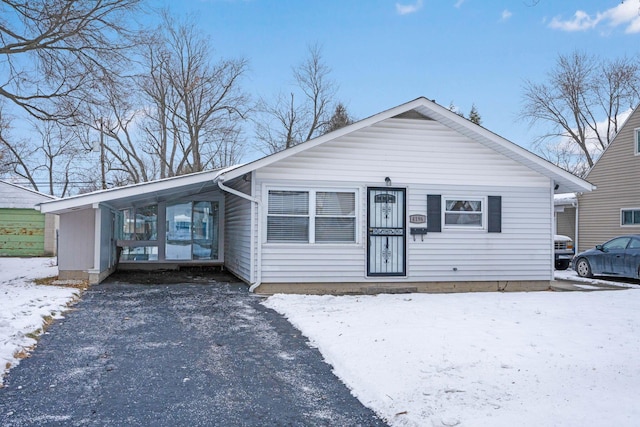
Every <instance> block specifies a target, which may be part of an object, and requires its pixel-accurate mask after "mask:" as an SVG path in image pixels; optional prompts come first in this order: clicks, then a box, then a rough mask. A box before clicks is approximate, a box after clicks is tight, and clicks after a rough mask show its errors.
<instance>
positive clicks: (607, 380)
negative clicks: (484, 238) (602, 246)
mask: <svg viewBox="0 0 640 427" xmlns="http://www.w3.org/2000/svg"><path fill="white" fill-rule="evenodd" d="M265 304H266V305H267V306H268V307H271V308H273V309H275V310H277V311H279V312H281V313H283V314H284V315H285V316H286V317H287V318H288V319H289V320H290V321H291V322H292V323H293V324H294V325H295V326H296V327H297V328H299V329H300V330H301V331H302V332H303V333H304V334H305V335H306V336H307V337H308V338H309V340H310V341H311V343H312V344H313V345H315V346H317V347H318V348H319V349H320V351H321V352H322V354H323V356H324V358H325V359H326V360H327V362H328V363H330V364H332V365H333V367H334V371H335V373H336V375H338V376H339V377H340V378H341V379H342V380H343V381H344V382H345V383H346V384H347V385H348V386H349V387H350V388H351V389H352V392H353V394H354V395H355V396H357V397H358V398H359V399H360V400H361V401H362V402H363V403H364V404H365V405H367V406H369V407H371V408H372V409H373V410H375V411H376V412H377V413H378V414H379V415H380V416H382V417H383V418H385V419H386V420H387V421H388V422H389V423H390V424H391V425H394V426H455V425H459V426H514V425H518V426H541V425H545V426H550V425H561V426H576V427H577V426H585V425H588V426H611V425H615V426H632V425H634V426H635V425H638V420H639V419H640V405H638V403H637V400H638V396H640V359H639V358H638V355H639V354H640V291H639V290H636V289H631V290H619V291H597V292H535V293H475V294H406V295H378V296H340V297H334V296H303V295H274V296H272V297H270V298H268V299H267V300H266V302H265Z"/></svg>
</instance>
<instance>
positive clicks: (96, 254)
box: [91, 205, 111, 274]
mask: <svg viewBox="0 0 640 427" xmlns="http://www.w3.org/2000/svg"><path fill="white" fill-rule="evenodd" d="M93 210H94V211H93V212H94V224H93V226H94V230H93V231H94V242H93V269H92V270H91V272H94V273H95V272H97V273H98V274H99V273H101V271H100V249H101V244H102V242H101V241H100V237H101V234H102V233H101V229H102V209H101V208H100V206H99V205H94V206H93ZM109 250H111V248H109Z"/></svg>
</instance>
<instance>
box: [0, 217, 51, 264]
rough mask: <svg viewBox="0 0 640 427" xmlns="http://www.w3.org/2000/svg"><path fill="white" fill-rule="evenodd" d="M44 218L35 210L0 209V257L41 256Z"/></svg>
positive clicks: (42, 253) (42, 251)
mask: <svg viewBox="0 0 640 427" xmlns="http://www.w3.org/2000/svg"><path fill="white" fill-rule="evenodd" d="M44 230H45V216H44V214H42V213H40V212H38V211H36V210H35V209H0V256H42V255H44V254H45V253H44V252H45V250H44V234H45V233H44Z"/></svg>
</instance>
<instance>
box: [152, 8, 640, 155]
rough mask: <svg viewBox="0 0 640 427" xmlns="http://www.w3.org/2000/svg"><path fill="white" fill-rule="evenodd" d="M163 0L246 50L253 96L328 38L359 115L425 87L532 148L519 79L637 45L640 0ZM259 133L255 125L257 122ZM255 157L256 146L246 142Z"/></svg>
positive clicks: (345, 95)
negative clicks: (569, 59) (562, 62)
mask: <svg viewBox="0 0 640 427" xmlns="http://www.w3.org/2000/svg"><path fill="white" fill-rule="evenodd" d="M533 3H536V0H403V1H393V0H372V1H349V0H342V1H340V0H318V1H316V0H298V1H292V0H280V1H275V0H270V1H268V0H183V1H181V2H179V3H176V2H170V1H168V0H156V1H154V2H153V4H154V5H156V6H164V7H169V9H170V10H171V11H173V12H175V13H176V14H179V15H185V14H191V15H193V16H195V18H196V22H197V24H198V26H199V27H200V28H202V30H203V31H204V32H205V33H206V34H208V35H209V36H210V37H211V38H212V41H213V44H214V46H215V47H216V53H217V54H218V55H220V56H223V57H244V58H246V59H248V60H249V62H250V72H249V74H248V75H247V78H246V80H245V82H244V87H245V89H246V90H248V91H249V92H251V93H252V94H253V95H254V96H256V97H257V96H263V97H270V96H274V95H275V94H277V93H278V92H284V93H288V92H289V90H290V89H289V85H291V84H292V76H291V67H292V66H294V65H297V64H299V63H300V62H302V61H303V60H304V59H305V57H306V55H307V47H308V46H309V45H310V44H314V43H317V44H319V45H320V46H321V47H322V51H323V56H324V59H325V62H326V63H327V65H329V67H330V68H331V69H332V72H331V76H332V78H333V79H334V80H335V81H336V82H337V83H338V85H339V90H338V93H337V99H339V100H341V101H343V102H344V103H345V104H346V105H347V107H348V110H349V112H350V113H351V114H352V115H353V116H355V117H356V118H359V119H362V118H365V117H368V116H370V115H373V114H376V113H378V112H380V111H383V110H386V109H388V108H391V107H394V106H396V105H399V104H402V103H404V102H407V101H410V100H412V99H415V98H417V97H419V96H425V97H427V98H429V99H435V100H436V102H438V103H439V104H441V105H444V106H449V105H450V103H452V102H453V103H454V104H455V105H456V106H458V107H459V108H460V110H461V111H463V112H464V113H465V114H466V113H468V112H469V110H470V108H471V105H472V104H474V103H475V105H476V106H477V108H478V110H479V112H480V115H481V116H482V120H483V126H485V127H486V128H488V129H489V130H491V131H493V132H495V133H498V134H499V135H501V136H503V137H505V138H507V139H509V140H511V141H513V142H516V143H518V144H520V145H522V146H524V147H526V148H530V142H531V141H532V140H533V139H534V138H535V136H536V135H537V134H538V133H539V130H538V131H536V130H535V129H529V127H528V124H527V123H526V122H523V121H519V120H518V118H517V116H518V113H519V111H520V108H521V102H522V93H523V89H522V87H523V82H524V81H525V80H532V81H534V82H542V81H544V80H545V78H546V73H547V72H548V71H549V70H550V69H551V68H552V67H553V65H554V63H555V61H556V58H557V56H558V54H565V53H570V52H572V51H573V50H575V49H580V50H583V51H586V52H588V53H593V54H596V55H598V56H600V57H602V58H617V57H622V56H635V55H638V54H640V48H639V47H640V0H625V1H624V2H621V1H620V0H598V1H596V0H576V1H572V0H562V1H558V0H539V1H538V2H537V4H533ZM247 136H248V140H249V141H251V139H252V135H251V134H249V135H247ZM247 157H254V156H253V155H251V154H249V155H248V156H247Z"/></svg>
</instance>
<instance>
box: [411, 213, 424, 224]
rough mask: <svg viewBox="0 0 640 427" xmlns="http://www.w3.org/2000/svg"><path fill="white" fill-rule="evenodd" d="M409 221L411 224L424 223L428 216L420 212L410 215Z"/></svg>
mask: <svg viewBox="0 0 640 427" xmlns="http://www.w3.org/2000/svg"><path fill="white" fill-rule="evenodd" d="M409 222H410V223H411V224H424V223H425V222H427V216H426V215H420V214H415V215H409Z"/></svg>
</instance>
